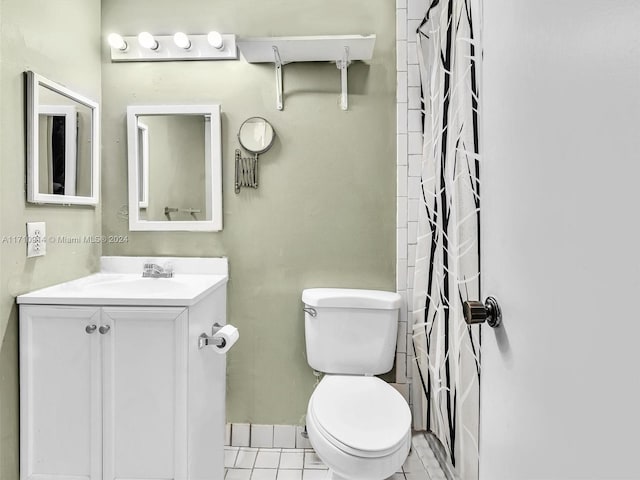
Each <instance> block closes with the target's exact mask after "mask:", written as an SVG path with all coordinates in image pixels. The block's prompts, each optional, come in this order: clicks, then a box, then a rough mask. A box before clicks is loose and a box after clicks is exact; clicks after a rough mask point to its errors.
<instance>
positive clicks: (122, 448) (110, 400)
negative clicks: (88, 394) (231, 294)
mask: <svg viewBox="0 0 640 480" xmlns="http://www.w3.org/2000/svg"><path fill="white" fill-rule="evenodd" d="M100 323H101V325H102V327H101V330H100V337H101V340H102V358H103V377H104V378H103V396H104V407H103V415H104V458H103V461H104V479H105V480H116V479H117V480H123V479H126V480H139V479H140V480H141V479H145V480H148V479H154V480H155V479H175V480H183V479H186V478H187V333H188V332H187V330H188V328H187V327H188V314H187V309H185V308H172V307H171V308H170V307H167V308H162V307H104V308H103V309H102V321H101V322H100Z"/></svg>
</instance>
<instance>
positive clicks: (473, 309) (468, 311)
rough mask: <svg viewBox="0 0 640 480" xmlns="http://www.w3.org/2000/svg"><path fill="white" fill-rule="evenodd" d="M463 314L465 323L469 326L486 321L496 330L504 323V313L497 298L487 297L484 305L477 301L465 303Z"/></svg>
mask: <svg viewBox="0 0 640 480" xmlns="http://www.w3.org/2000/svg"><path fill="white" fill-rule="evenodd" d="M462 312H463V314H464V321H465V322H467V324H469V325H475V324H476V323H483V322H485V321H486V322H487V323H488V324H489V326H490V327H493V328H496V327H498V326H500V324H501V323H502V311H501V310H500V305H498V301H497V300H496V299H495V297H487V299H486V300H485V301H484V304H483V303H482V302H478V301H475V300H468V301H466V302H463V304H462Z"/></svg>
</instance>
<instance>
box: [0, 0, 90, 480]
mask: <svg viewBox="0 0 640 480" xmlns="http://www.w3.org/2000/svg"><path fill="white" fill-rule="evenodd" d="M0 11H1V12H2V13H1V16H0V38H1V42H0V44H1V46H0V105H1V107H2V108H0V234H1V235H2V237H6V236H11V235H24V234H25V233H26V230H25V223H26V222H28V221H45V222H47V234H49V235H63V234H64V235H89V234H94V235H95V234H99V233H100V232H101V223H100V218H101V217H100V208H86V207H75V208H72V207H53V206H46V207H43V206H31V205H27V204H26V202H25V198H26V192H25V172H26V167H25V127H24V125H25V115H24V110H25V105H24V101H25V96H24V79H23V71H25V70H34V71H35V72H37V73H40V74H42V75H44V76H45V77H47V78H49V79H51V80H54V81H57V82H59V83H62V84H65V85H66V86H68V87H70V88H71V89H72V90H75V91H77V92H78V93H81V94H83V95H85V96H88V97H90V98H93V99H95V100H99V99H100V36H99V34H100V2H99V0H64V1H42V0H0ZM47 250H48V253H47V255H46V256H45V257H40V258H35V259H27V258H26V246H25V244H24V243H18V244H8V243H0V269H1V272H0V273H1V275H0V478H1V479H2V480H16V479H17V478H18V353H17V352H18V344H17V342H18V340H17V337H18V334H17V309H16V306H15V303H14V302H15V296H16V295H18V294H21V293H24V292H26V291H29V290H33V289H35V288H39V287H42V286H46V285H50V284H54V283H58V282H61V281H64V280H68V279H70V278H76V277H80V276H82V275H85V274H87V273H89V272H93V271H95V270H96V268H97V260H98V256H99V253H100V246H99V245H89V244H84V245H83V244H73V245H55V244H49V245H48V246H47Z"/></svg>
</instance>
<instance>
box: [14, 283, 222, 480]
mask: <svg viewBox="0 0 640 480" xmlns="http://www.w3.org/2000/svg"><path fill="white" fill-rule="evenodd" d="M145 280H146V279H145ZM148 281H149V282H154V281H155V279H148ZM147 285H153V284H147ZM158 285H160V284H158ZM52 288H55V287H52ZM209 290H210V291H208V292H205V294H204V295H203V296H202V297H201V298H198V299H196V300H194V301H193V302H190V301H186V300H181V301H174V302H172V303H183V304H184V305H163V306H155V305H144V303H157V302H151V301H147V302H145V300H144V299H142V298H139V299H138V300H137V301H138V302H140V303H143V305H129V304H126V303H128V301H127V300H126V299H125V300H122V299H120V300H113V299H112V300H109V299H104V302H105V303H104V304H102V305H97V304H96V305H74V304H72V302H69V303H68V304H66V305H65V304H45V303H38V302H35V301H34V300H35V299H38V298H39V299H40V301H42V302H45V301H47V298H46V296H44V297H43V296H42V295H40V297H38V296H37V295H35V294H38V292H34V293H33V294H27V295H25V296H21V297H20V298H19V300H18V301H19V303H20V384H21V385H20V397H21V398H20V402H21V403H20V406H21V414H20V417H21V418H20V420H21V425H20V429H21V453H20V455H21V480H81V479H87V480H160V479H175V480H219V479H221V478H222V477H223V475H224V468H223V442H224V423H225V408H224V402H225V364H226V362H225V355H223V354H222V355H221V354H218V353H216V352H215V350H214V349H215V347H205V348H199V346H198V337H199V335H200V334H201V333H208V334H211V327H212V325H213V323H215V322H217V323H220V324H223V323H225V316H226V277H225V279H224V281H223V282H221V283H220V285H217V286H215V287H214V288H211V289H209ZM43 291H46V289H45V290H42V291H40V292H43ZM29 295H31V297H29ZM49 300H51V299H50V298H49ZM75 300H76V302H78V303H82V300H81V299H80V300H78V298H76V299H75ZM86 300H87V301H89V299H86ZM165 300H166V297H165ZM94 301H95V299H94ZM116 302H120V303H125V304H124V305H117V304H116ZM165 303H171V302H166V301H165ZM190 303H191V304H190Z"/></svg>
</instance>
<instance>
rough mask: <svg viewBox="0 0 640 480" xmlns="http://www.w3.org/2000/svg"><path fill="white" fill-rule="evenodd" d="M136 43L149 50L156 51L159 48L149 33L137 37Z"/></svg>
mask: <svg viewBox="0 0 640 480" xmlns="http://www.w3.org/2000/svg"><path fill="white" fill-rule="evenodd" d="M138 43H140V45H142V46H143V47H144V48H148V49H149V50H157V49H158V47H159V46H160V45H159V44H158V42H157V41H156V39H155V38H153V35H151V34H150V33H149V32H142V33H140V35H138Z"/></svg>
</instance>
